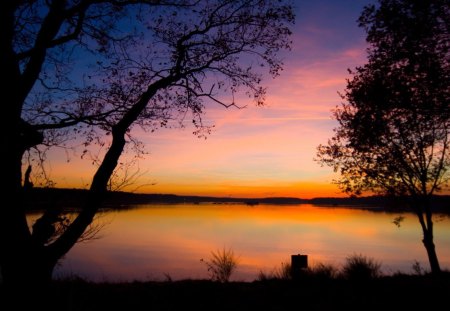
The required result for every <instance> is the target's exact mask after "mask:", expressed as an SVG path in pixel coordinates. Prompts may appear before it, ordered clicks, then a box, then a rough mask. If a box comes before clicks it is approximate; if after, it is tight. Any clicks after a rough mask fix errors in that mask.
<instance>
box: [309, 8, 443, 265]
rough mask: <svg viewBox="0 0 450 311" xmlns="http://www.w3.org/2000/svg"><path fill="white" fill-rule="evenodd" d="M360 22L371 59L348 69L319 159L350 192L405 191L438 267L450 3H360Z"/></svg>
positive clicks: (429, 253) (398, 193) (430, 260)
mask: <svg viewBox="0 0 450 311" xmlns="http://www.w3.org/2000/svg"><path fill="white" fill-rule="evenodd" d="M359 25H360V26H361V27H364V29H365V30H366V32H367V41H368V43H369V45H370V47H369V49H368V63H367V64H365V65H364V66H361V67H358V68H356V70H355V71H350V73H351V74H352V79H350V80H348V82H347V88H346V90H345V93H344V94H342V98H343V99H344V100H345V102H344V103H342V104H341V106H340V107H337V108H336V110H335V111H334V118H335V119H336V120H337V122H338V124H339V126H338V127H337V128H336V129H335V134H334V136H333V137H332V138H331V139H330V140H329V141H328V144H327V145H320V146H319V147H318V153H317V154H318V158H317V160H318V161H319V162H320V163H321V164H323V165H328V166H331V167H333V168H334V170H335V171H336V172H339V173H340V178H339V179H338V180H336V181H335V182H336V183H337V184H338V185H339V186H340V187H341V189H342V190H343V191H345V192H347V193H350V194H356V195H359V194H361V193H363V192H364V191H373V192H375V193H379V194H389V195H398V196H402V197H405V198H407V200H408V202H409V206H410V207H411V209H412V211H413V212H414V213H415V214H416V215H417V217H418V220H419V222H420V225H421V228H422V232H423V240H422V242H423V244H424V246H425V249H426V251H427V255H428V259H429V263H430V267H431V271H432V272H433V273H439V272H440V266H439V261H438V256H437V254H436V250H435V245H434V241H433V219H432V216H433V208H432V206H431V205H430V199H431V197H432V196H433V195H434V194H435V193H436V192H438V191H440V190H442V189H444V187H446V186H447V185H448V181H449V177H450V176H449V171H448V169H449V167H450V152H449V150H450V145H449V143H450V142H449V138H450V137H449V131H450V118H449V95H450V88H449V85H450V66H449V55H450V54H449V48H450V44H449V43H450V36H449V29H450V4H449V2H448V1H439V0H435V1H414V0H380V1H379V5H378V7H375V6H373V5H372V6H367V7H365V9H364V10H363V12H362V14H361V16H360V19H359Z"/></svg>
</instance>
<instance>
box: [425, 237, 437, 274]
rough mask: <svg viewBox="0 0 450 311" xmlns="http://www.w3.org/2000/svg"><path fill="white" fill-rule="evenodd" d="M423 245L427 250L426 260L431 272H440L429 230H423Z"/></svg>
mask: <svg viewBox="0 0 450 311" xmlns="http://www.w3.org/2000/svg"><path fill="white" fill-rule="evenodd" d="M422 242H423V245H424V246H425V249H426V250H427V255H428V261H429V262H430V268H431V273H432V274H440V273H441V267H440V265H439V260H438V256H437V254H436V248H435V246H434V242H433V233H432V232H430V231H429V230H425V231H424V232H423V240H422Z"/></svg>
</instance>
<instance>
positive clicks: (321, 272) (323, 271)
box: [310, 263, 338, 279]
mask: <svg viewBox="0 0 450 311" xmlns="http://www.w3.org/2000/svg"><path fill="white" fill-rule="evenodd" d="M310 274H311V275H312V276H314V277H315V278H319V279H334V278H336V276H337V274H338V270H337V268H336V267H334V266H332V265H329V264H323V263H318V264H316V265H315V266H314V267H313V268H311V269H310Z"/></svg>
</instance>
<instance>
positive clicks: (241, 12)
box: [0, 0, 293, 285]
mask: <svg viewBox="0 0 450 311" xmlns="http://www.w3.org/2000/svg"><path fill="white" fill-rule="evenodd" d="M130 19H132V20H133V24H129V21H130ZM0 20H1V21H2V36H1V37H0V41H1V43H2V45H1V46H2V49H1V55H0V61H1V62H2V63H1V65H2V69H3V70H4V75H5V76H7V77H8V79H7V81H6V82H5V83H3V84H2V85H1V87H2V91H3V94H11V95H12V97H11V98H10V101H9V102H8V104H7V105H6V104H5V105H3V106H2V107H3V109H4V111H3V113H4V114H3V115H4V116H6V117H5V118H4V122H0V126H1V130H0V133H2V142H3V143H4V149H3V150H4V152H2V153H1V157H2V158H1V160H2V162H3V163H4V164H5V165H4V166H5V171H4V180H5V181H6V186H5V187H4V188H2V189H1V194H2V196H3V199H4V200H5V202H15V203H14V206H12V208H10V207H9V206H8V208H2V209H1V210H0V213H1V214H0V230H1V232H0V247H1V248H2V251H1V252H0V265H1V271H2V276H3V280H4V282H5V283H6V284H14V283H15V284H19V285H20V284H24V283H27V284H30V283H33V282H42V281H44V280H49V279H50V278H51V273H52V271H53V268H54V266H55V264H56V263H57V262H58V260H59V259H60V258H62V257H63V256H64V255H65V254H66V253H67V252H68V251H69V250H70V249H71V248H72V246H73V245H74V244H75V243H76V242H77V241H79V239H80V238H82V237H83V234H85V232H86V230H87V228H89V226H90V225H91V224H92V221H93V219H94V218H95V216H96V215H97V211H98V209H99V207H100V205H101V202H102V200H103V198H104V196H105V194H106V192H107V189H108V184H109V183H110V180H111V176H114V172H116V173H117V172H118V171H117V166H118V164H119V163H120V156H121V154H122V152H123V150H124V148H132V147H135V148H136V149H137V150H138V153H139V152H141V150H142V149H141V146H140V143H139V142H138V141H137V140H136V139H135V138H133V136H132V129H133V128H134V127H135V126H140V127H142V128H143V129H145V130H149V131H154V130H155V129H156V128H158V127H160V126H170V125H171V124H173V123H177V122H179V123H180V124H183V122H184V121H185V120H188V119H189V120H191V121H192V124H193V125H194V126H195V127H196V130H195V134H197V135H203V134H204V133H205V131H206V133H207V132H208V129H209V128H208V126H206V125H204V124H203V121H202V118H201V116H202V114H203V112H204V108H205V105H206V104H207V103H215V104H221V105H223V106H225V107H231V106H236V103H235V102H234V95H235V94H238V93H240V92H244V93H245V94H246V95H248V96H249V97H250V98H251V99H252V100H254V101H255V103H257V104H258V105H259V104H263V103H264V100H265V89H264V88H263V87H261V85H260V84H261V82H262V73H263V72H264V71H265V70H267V71H268V72H269V73H270V74H271V75H272V76H276V75H277V74H278V73H279V71H280V70H281V69H282V62H281V61H280V59H278V57H277V55H278V53H279V52H280V50H282V49H286V48H289V45H290V41H289V35H290V30H289V28H288V25H289V24H290V23H291V22H292V21H293V15H292V11H291V8H290V7H289V6H285V5H284V4H283V3H282V2H280V1H278V2H274V1H267V0H237V1H188V0H186V1H182V0H180V1H177V0H174V1H146V0H142V1H122V0H115V1H94V0H82V1H65V0H54V1H31V2H30V1H17V2H12V1H7V2H5V1H4V2H1V4H0ZM117 25H120V26H121V27H120V29H119V27H116V26H117ZM122 26H123V27H122ZM121 29H125V31H121ZM90 60H92V61H90ZM80 68H87V71H86V74H84V75H81V74H80V70H81V69H80ZM229 98H230V99H231V100H229ZM80 142H81V147H82V148H83V154H85V153H87V152H90V150H91V149H92V148H94V147H95V146H97V147H99V148H100V149H101V150H104V151H103V152H102V153H100V154H99V157H98V158H99V159H102V160H101V161H100V162H99V166H98V169H97V171H96V173H95V175H94V176H93V180H92V183H91V185H90V188H89V195H88V197H87V200H86V203H85V205H84V206H83V208H82V209H81V211H80V212H79V214H78V215H77V216H76V217H75V218H74V219H69V218H65V217H66V216H64V214H60V213H59V211H58V210H51V209H48V210H47V211H46V213H44V215H42V217H41V220H40V221H39V222H38V223H36V224H35V226H33V231H32V232H30V230H29V228H28V226H27V222H26V217H25V213H24V208H23V202H22V197H23V195H24V194H25V192H23V189H22V188H23V187H22V186H23V185H22V171H21V169H22V162H21V161H22V157H23V155H24V153H26V152H28V153H29V154H28V155H29V156H30V157H32V152H33V149H32V148H35V149H34V150H37V152H41V151H42V149H40V147H41V146H44V147H52V146H59V147H63V148H71V143H73V144H76V143H78V144H80ZM72 146H73V145H72ZM40 155H41V159H45V156H42V154H40ZM180 156H181V155H180ZM119 183H120V182H119Z"/></svg>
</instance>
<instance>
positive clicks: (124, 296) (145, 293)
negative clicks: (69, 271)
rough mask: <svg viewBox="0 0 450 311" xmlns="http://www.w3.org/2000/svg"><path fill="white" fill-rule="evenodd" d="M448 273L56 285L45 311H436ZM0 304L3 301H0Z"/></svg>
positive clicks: (449, 289) (448, 285)
mask: <svg viewBox="0 0 450 311" xmlns="http://www.w3.org/2000/svg"><path fill="white" fill-rule="evenodd" d="M449 293H450V274H448V273H446V274H445V275H444V276H443V277H441V278H432V277H431V276H429V275H422V276H419V275H396V276H389V277H381V278H378V279H373V280H367V281H349V280H345V279H321V278H305V279H300V280H296V281H293V280H279V279H278V280H277V279H274V280H264V281H254V282H229V283H218V282H212V281H209V280H182V281H166V282H127V283H90V282H85V281H82V280H65V281H55V282H54V283H52V285H51V288H50V289H49V290H48V291H46V297H43V298H42V300H41V303H42V304H43V306H44V307H45V308H46V310H55V311H56V310H58V311H61V310H77V311H81V310H83V311H84V310H86V311H87V310H96V311H98V310H127V311H132V310H152V311H159V310H166V311H167V310H177V311H179V310H196V311H198V310H227V311H228V310H233V311H238V310H246V311H248V310H258V311H259V310H308V311H311V310H346V311H347V310H364V311H368V310H377V311H379V310H441V309H442V307H444V308H445V305H446V299H447V298H448V294H449ZM2 301H3V300H2Z"/></svg>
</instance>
